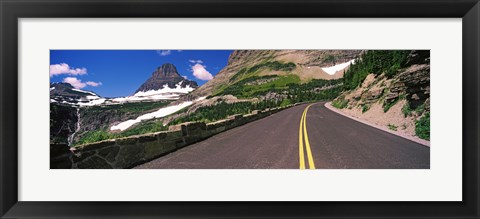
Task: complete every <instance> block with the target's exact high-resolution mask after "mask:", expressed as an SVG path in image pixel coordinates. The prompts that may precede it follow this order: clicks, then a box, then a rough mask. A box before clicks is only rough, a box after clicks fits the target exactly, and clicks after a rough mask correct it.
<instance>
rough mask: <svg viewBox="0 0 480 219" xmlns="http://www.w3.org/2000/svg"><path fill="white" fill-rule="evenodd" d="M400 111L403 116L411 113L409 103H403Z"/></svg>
mask: <svg viewBox="0 0 480 219" xmlns="http://www.w3.org/2000/svg"><path fill="white" fill-rule="evenodd" d="M402 113H403V116H404V117H407V116H410V115H411V114H412V109H411V108H410V104H409V103H408V102H406V103H405V105H403V107H402Z"/></svg>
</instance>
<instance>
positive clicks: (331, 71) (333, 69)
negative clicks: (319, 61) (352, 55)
mask: <svg viewBox="0 0 480 219" xmlns="http://www.w3.org/2000/svg"><path fill="white" fill-rule="evenodd" d="M354 63H355V59H352V60H350V61H348V62H344V63H340V64H337V65H334V66H330V67H325V68H322V70H323V71H324V72H326V73H327V74H329V75H334V74H335V73H336V72H337V71H340V70H343V69H345V68H346V67H348V66H350V65H351V64H354Z"/></svg>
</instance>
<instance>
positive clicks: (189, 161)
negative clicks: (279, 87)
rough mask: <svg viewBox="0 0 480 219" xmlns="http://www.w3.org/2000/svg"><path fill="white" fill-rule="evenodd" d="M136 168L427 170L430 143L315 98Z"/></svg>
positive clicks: (428, 166)
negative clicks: (377, 125) (354, 116)
mask: <svg viewBox="0 0 480 219" xmlns="http://www.w3.org/2000/svg"><path fill="white" fill-rule="evenodd" d="M136 168H150V169H299V168H300V169H344V168H349V169H397V168H400V169H412V168H413V169H428V168H430V148H429V147H425V146H423V145H421V144H418V143H415V142H412V141H409V140H407V139H404V138H401V137H398V136H396V135H393V134H390V133H387V132H384V131H381V130H379V129H376V128H373V127H370V126H368V125H365V124H362V123H360V122H357V121H355V120H352V119H349V118H347V117H344V116H342V115H339V114H337V113H335V112H332V111H330V110H329V109H327V108H325V106H324V103H316V104H303V105H299V106H295V107H292V108H289V109H286V110H283V111H281V112H278V113H276V114H273V115H271V116H268V117H266V118H263V119H260V120H257V121H254V122H251V123H248V124H245V125H243V126H240V127H237V128H234V129H231V130H228V131H225V132H223V133H220V134H218V135H215V136H212V137H210V138H208V139H206V140H204V141H201V142H198V143H196V144H192V145H190V146H187V147H185V148H182V149H180V150H178V151H175V152H173V153H170V154H168V155H165V156H163V157H160V158H158V159H155V160H152V161H150V162H147V163H145V164H142V165H139V166H137V167H136Z"/></svg>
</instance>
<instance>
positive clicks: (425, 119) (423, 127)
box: [415, 112, 430, 140]
mask: <svg viewBox="0 0 480 219" xmlns="http://www.w3.org/2000/svg"><path fill="white" fill-rule="evenodd" d="M415 134H416V135H417V136H418V137H419V138H421V139H425V140H430V112H427V113H425V114H424V115H423V116H422V117H421V118H420V119H419V120H417V121H416V122H415Z"/></svg>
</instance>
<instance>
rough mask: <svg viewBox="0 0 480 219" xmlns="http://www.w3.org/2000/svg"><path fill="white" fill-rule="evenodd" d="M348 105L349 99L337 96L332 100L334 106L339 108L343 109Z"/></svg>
mask: <svg viewBox="0 0 480 219" xmlns="http://www.w3.org/2000/svg"><path fill="white" fill-rule="evenodd" d="M347 105H348V100H345V99H344V98H337V99H335V100H333V101H332V106H334V107H335V108H338V109H343V108H345V107H347Z"/></svg>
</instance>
